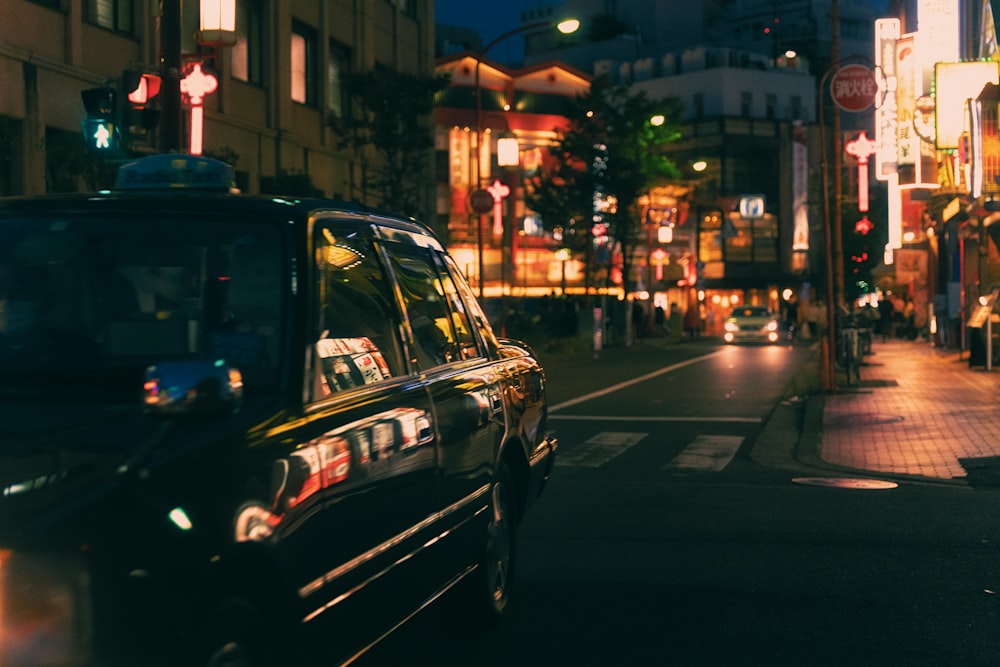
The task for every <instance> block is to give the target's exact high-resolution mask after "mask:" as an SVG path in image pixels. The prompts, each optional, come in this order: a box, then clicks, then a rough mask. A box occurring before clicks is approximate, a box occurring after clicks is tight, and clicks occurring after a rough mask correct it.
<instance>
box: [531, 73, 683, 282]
mask: <svg viewBox="0 0 1000 667" xmlns="http://www.w3.org/2000/svg"><path fill="white" fill-rule="evenodd" d="M658 116H662V118H663V122H662V123H658V124H657V123H654V122H651V120H652V119H654V118H656V117H658ZM680 117H681V103H680V101H679V100H677V99H674V98H664V99H652V98H650V97H649V96H648V95H647V94H646V93H645V91H638V92H635V91H630V90H629V88H628V87H627V86H613V85H611V84H609V83H608V82H607V80H606V79H604V78H598V79H596V80H594V82H593V83H592V85H591V87H590V89H589V91H588V92H587V93H585V94H583V95H580V96H579V97H577V98H576V100H574V102H573V103H572V105H571V106H570V108H569V110H568V112H567V119H568V121H569V124H568V126H567V128H566V129H565V131H563V132H561V133H560V135H559V137H558V138H557V140H556V142H555V144H554V145H553V146H552V147H551V148H550V149H549V158H548V160H547V163H546V165H545V168H543V169H542V170H541V172H540V173H539V174H537V175H536V176H533V177H531V178H529V179H528V180H527V183H526V196H527V202H528V206H529V207H530V208H531V209H532V210H533V211H535V212H536V213H538V214H539V215H540V216H541V219H542V224H543V226H544V227H545V228H546V229H547V230H548V231H551V232H554V233H556V234H559V233H561V235H562V238H563V244H564V245H565V246H566V247H568V248H570V249H571V250H572V251H574V253H577V254H581V253H582V254H583V255H584V256H585V257H586V258H587V263H588V266H589V264H590V258H591V250H592V248H591V246H592V237H591V233H590V232H591V227H592V222H593V217H594V193H595V192H596V191H602V192H603V194H604V195H605V197H606V198H609V199H610V200H612V201H614V202H616V204H617V205H616V208H615V209H613V210H611V211H608V213H607V214H606V215H605V221H606V222H607V223H609V224H610V228H611V233H612V235H613V236H614V238H615V239H616V240H617V241H618V242H619V243H620V244H621V246H622V248H623V251H624V250H626V249H627V248H628V247H629V246H631V245H632V243H633V240H634V238H635V237H636V234H637V232H638V229H639V228H640V223H641V221H640V220H639V214H640V211H639V206H638V200H639V197H640V196H641V195H642V194H644V193H645V192H647V191H648V190H649V188H650V187H652V186H655V185H657V184H659V183H662V182H664V181H667V180H671V179H676V178H678V177H679V176H680V172H679V171H678V169H677V167H676V165H675V164H674V162H673V161H672V160H670V159H669V158H668V157H666V155H665V154H664V152H663V150H662V148H661V147H662V146H663V145H665V144H667V143H670V142H673V141H676V140H677V139H679V138H680V131H679V124H680ZM595 164H596V165H600V166H601V168H597V169H595ZM628 255H629V253H628V252H624V256H625V257H628ZM625 268H626V275H627V268H628V267H625Z"/></svg>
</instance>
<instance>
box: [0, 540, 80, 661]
mask: <svg viewBox="0 0 1000 667" xmlns="http://www.w3.org/2000/svg"><path fill="white" fill-rule="evenodd" d="M89 598H90V595H89V578H88V577H87V574H86V571H85V568H84V566H83V563H82V562H81V561H80V560H79V559H78V558H74V557H71V556H58V555H40V554H34V553H28V552H20V551H11V550H9V549H0V665H46V666H48V667H56V666H58V667H74V666H76V665H82V664H85V663H86V662H87V660H88V659H89V654H90V648H91V647H90V635H91V622H90V621H91V618H90V611H89V610H90V599H89Z"/></svg>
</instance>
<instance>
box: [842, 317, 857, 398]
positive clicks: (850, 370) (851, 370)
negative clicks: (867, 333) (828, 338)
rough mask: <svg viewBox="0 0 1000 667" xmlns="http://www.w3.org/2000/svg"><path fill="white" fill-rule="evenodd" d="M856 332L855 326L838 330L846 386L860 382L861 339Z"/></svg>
mask: <svg viewBox="0 0 1000 667" xmlns="http://www.w3.org/2000/svg"><path fill="white" fill-rule="evenodd" d="M858 333H859V330H858V328H857V327H851V326H845V327H843V328H842V329H841V330H840V339H841V340H840V350H841V355H842V357H843V365H844V372H845V373H846V374H847V384H848V386H850V385H854V384H861V341H860V337H859V335H858ZM852 378H853V379H854V381H853V382H852V381H851V379H852Z"/></svg>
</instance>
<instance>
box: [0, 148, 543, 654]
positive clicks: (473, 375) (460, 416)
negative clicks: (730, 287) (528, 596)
mask: <svg viewBox="0 0 1000 667" xmlns="http://www.w3.org/2000/svg"><path fill="white" fill-rule="evenodd" d="M231 173H232V170H231V168H229V167H228V166H226V165H222V164H221V163H218V162H215V161H213V160H207V159H204V158H196V157H192V156H183V155H169V156H153V157H150V158H145V159H142V160H138V161H136V162H135V163H132V164H130V165H127V166H125V167H123V168H122V171H121V172H120V175H121V179H120V185H119V187H117V188H116V189H115V190H114V191H111V192H107V193H97V194H85V195H76V196H60V197H20V198H8V199H0V491H2V492H0V664H3V665H7V664H14V665H20V664H46V665H53V666H56V665H60V666H69V665H72V666H73V667H87V666H92V665H94V666H96V665H101V666H102V667H105V666H108V667H118V666H124V665H129V666H132V665H144V664H157V665H161V664H162V665H167V664H169V665H173V664H184V665H210V664H229V663H230V662H233V663H235V662H236V661H237V660H243V659H246V660H249V664H253V665H267V664H306V663H309V662H315V661H316V660H317V656H320V657H319V658H318V659H319V660H321V661H322V664H340V663H341V662H344V661H349V660H351V659H352V658H354V657H356V656H358V655H359V654H361V653H363V652H364V651H366V650H367V649H368V648H370V647H371V646H372V645H373V644H374V643H375V642H377V641H378V640H379V639H380V638H382V637H384V636H386V634H387V633H388V632H390V631H391V630H392V629H394V628H396V627H398V626H399V625H400V624H401V623H403V622H404V621H405V620H406V619H408V618H410V617H412V615H413V614H414V613H415V612H416V611H417V610H419V609H422V608H423V607H425V606H426V605H427V604H429V603H430V602H431V601H434V600H436V599H438V598H439V597H441V596H443V595H445V594H446V593H447V596H448V597H449V598H452V599H454V600H455V601H456V602H461V601H464V602H465V603H466V604H465V606H464V607H462V609H464V611H463V615H465V616H470V617H471V616H477V617H478V618H481V619H483V620H484V621H485V620H486V619H490V618H496V617H499V616H502V614H503V612H504V611H505V609H506V605H507V601H508V596H509V587H508V583H509V579H508V576H509V574H510V572H512V568H513V557H514V555H515V554H516V553H517V551H516V549H512V548H510V545H511V544H513V541H514V540H515V539H516V533H517V526H518V523H519V522H520V521H521V519H522V518H523V517H524V515H525V513H526V512H528V511H529V510H530V508H531V507H532V505H533V504H534V502H535V501H536V500H537V498H538V497H539V495H540V493H541V492H542V490H543V489H544V487H545V482H546V480H547V479H548V477H549V475H550V474H551V472H552V469H553V462H554V457H555V452H556V442H555V440H554V439H553V438H552V437H551V436H550V435H549V434H548V431H547V424H546V416H547V406H546V399H545V378H544V373H543V371H542V369H541V367H540V365H539V363H538V361H537V359H536V358H535V356H534V354H533V352H532V351H531V349H530V348H529V347H528V346H526V345H524V344H523V343H519V342H517V341H512V340H503V339H497V338H496V336H495V335H494V333H493V331H492V329H491V328H490V325H489V323H488V322H487V321H486V318H485V316H484V314H483V311H482V309H481V308H480V305H479V304H478V303H477V301H476V299H475V297H474V295H473V294H472V290H471V289H470V288H469V286H468V284H467V283H466V282H465V279H464V278H463V277H462V275H461V272H460V271H459V270H458V267H457V266H456V265H455V263H454V261H453V260H452V258H451V257H450V256H449V255H448V254H447V252H446V251H445V250H444V248H443V247H442V245H441V243H440V242H439V241H438V239H437V238H436V237H435V236H434V234H433V233H432V232H430V231H429V230H428V229H427V228H426V227H424V226H423V225H420V224H419V223H416V222H414V221H412V220H409V219H405V218H401V217H398V216H394V215H391V214H388V213H385V212H382V211H376V210H372V209H368V208H365V207H362V206H359V205H357V204H350V203H345V202H335V201H329V200H322V199H302V198H294V199H292V198H281V197H254V196H244V195H239V194H236V193H233V192H231V191H230V183H229V182H228V179H229V178H230V177H231ZM144 174H145V175H144ZM171 174H174V175H173V176H172V175H171ZM184 174H196V175H200V176H198V177H197V178H193V177H192V178H189V177H187V176H185V175H184ZM212 175H222V176H223V177H224V178H223V180H222V181H216V180H213V178H214V176H212ZM210 176H212V177H211V178H210ZM157 183H173V184H175V185H176V184H182V185H184V187H176V186H175V187H170V188H169V189H167V190H158V189H156V187H154V186H155V184H157ZM150 184H152V185H150ZM29 592H30V594H29ZM262 628H266V629H267V631H261V629H262Z"/></svg>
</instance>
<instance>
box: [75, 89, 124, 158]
mask: <svg viewBox="0 0 1000 667" xmlns="http://www.w3.org/2000/svg"><path fill="white" fill-rule="evenodd" d="M80 97H81V98H82V99H83V107H84V109H86V111H87V120H85V121H83V123H82V124H81V128H82V131H83V141H84V144H85V145H86V146H87V148H89V149H91V150H95V151H98V152H101V153H117V152H118V143H119V139H120V134H119V131H118V123H117V118H116V117H117V95H116V93H115V89H114V88H110V87H108V86H104V87H101V88H88V89H87V90H82V91H80Z"/></svg>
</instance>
